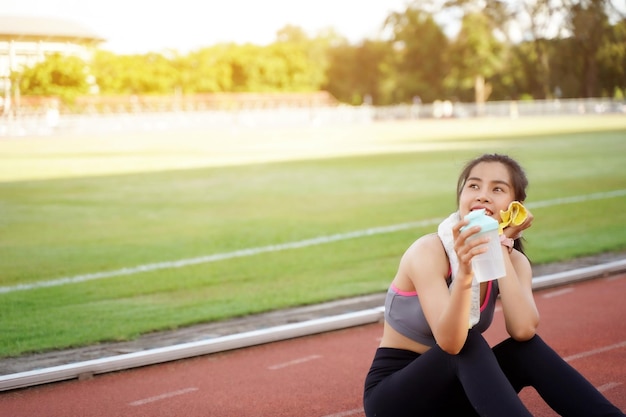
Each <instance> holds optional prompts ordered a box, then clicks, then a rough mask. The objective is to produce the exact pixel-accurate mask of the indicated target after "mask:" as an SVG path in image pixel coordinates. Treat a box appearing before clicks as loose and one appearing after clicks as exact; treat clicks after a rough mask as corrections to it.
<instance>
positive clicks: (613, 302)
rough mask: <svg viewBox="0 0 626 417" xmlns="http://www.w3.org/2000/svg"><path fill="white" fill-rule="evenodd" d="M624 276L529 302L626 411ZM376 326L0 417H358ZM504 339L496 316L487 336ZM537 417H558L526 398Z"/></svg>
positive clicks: (573, 360) (191, 364) (47, 394)
mask: <svg viewBox="0 0 626 417" xmlns="http://www.w3.org/2000/svg"><path fill="white" fill-rule="evenodd" d="M625 294H626V274H622V275H616V276H613V277H607V278H601V279H596V280H592V281H586V282H582V283H578V284H572V285H566V286H561V287H558V288H552V289H546V290H542V291H538V292H536V293H535V298H536V301H537V305H538V308H539V311H540V313H541V317H542V324H541V326H540V329H539V334H541V336H542V337H543V338H544V340H546V341H547V342H548V343H549V344H551V345H552V346H553V347H554V348H555V349H556V350H557V352H559V353H560V354H561V355H562V356H563V357H565V358H566V359H567V360H568V361H569V363H570V364H571V365H572V366H574V367H575V368H576V369H578V370H579V371H580V372H581V373H582V374H583V375H585V376H586V377H587V378H588V379H589V380H590V381H591V382H592V383H593V384H594V385H595V386H596V387H597V388H598V389H599V390H601V391H602V392H603V394H604V395H605V396H606V397H607V398H609V399H610V400H611V401H612V402H613V403H614V404H615V405H617V406H618V407H620V408H621V409H622V410H626V372H625V371H626V321H625V318H626V303H625V300H624V295H625ZM381 331H382V325H381V324H380V323H376V324H371V325H367V326H361V327H355V328H351V329H346V330H340V331H336V332H331V333H325V334H320V335H315V336H308V337H302V338H298V339H292V340H288V341H284V342H276V343H271V344H267V345H261V346H255V347H251V348H246V349H240V350H236V351H231V352H224V353H219V354H213V355H207V356H202V357H197V358H193V359H188V360H181V361H177V362H173V363H167V364H161V365H154V366H148V367H144V368H139V369H134V370H129V371H123V372H117V373H111V374H106V375H100V376H96V377H95V378H93V379H89V380H82V381H80V380H73V381H67V382H61V383H56V384H49V385H43V386H38V387H32V388H27V389H21V390H15V391H9V392H5V393H2V394H0V416H2V417H5V416H6V417H9V416H10V417H22V416H24V417H26V416H28V417H40V416H41V417H44V416H45V417H57V416H58V417H79V416H80V417H90V416H93V417H116V416H124V417H141V416H150V417H158V416H168V417H172V416H181V417H182V416H185V417H195V416H203V417H205V416H218V417H246V416H259V417H262V416H268V417H281V416H285V417H287V416H288V417H347V416H355V417H361V416H363V415H364V414H363V409H362V403H361V395H362V386H363V379H364V377H365V374H366V373H367V370H368V368H369V365H370V361H371V359H372V356H373V354H374V351H375V350H376V347H377V345H378V342H379V338H380V335H381ZM486 337H487V339H488V341H489V342H490V343H491V344H495V343H497V342H499V341H500V340H502V339H503V338H504V337H505V332H504V326H503V320H502V313H501V312H500V311H499V310H497V312H496V316H495V318H494V324H493V325H492V327H491V329H490V330H489V331H488V332H487V333H486ZM520 395H521V397H522V399H523V401H524V402H525V403H526V404H527V406H528V407H529V409H530V410H531V412H532V413H533V415H535V416H539V417H547V416H556V413H554V412H553V411H552V410H550V409H549V408H548V407H547V406H546V405H545V404H543V403H542V401H541V399H540V398H539V397H538V395H537V394H536V393H535V392H534V391H533V390H531V389H525V390H524V391H522V393H521V394H520Z"/></svg>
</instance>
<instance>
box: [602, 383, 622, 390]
mask: <svg viewBox="0 0 626 417" xmlns="http://www.w3.org/2000/svg"><path fill="white" fill-rule="evenodd" d="M620 385H622V383H621V382H609V383H607V384H604V385H600V386H599V387H597V388H598V391H600V392H605V391H608V390H610V389H613V388H615V387H619V386H620Z"/></svg>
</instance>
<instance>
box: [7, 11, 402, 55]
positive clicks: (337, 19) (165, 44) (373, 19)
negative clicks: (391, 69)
mask: <svg viewBox="0 0 626 417" xmlns="http://www.w3.org/2000/svg"><path fill="white" fill-rule="evenodd" d="M407 1H408V0H369V1H363V0H315V1H311V0H309V1H302V0H263V1H261V0H222V1H217V0H208V1H202V0H174V1H171V0H170V1H164V0H151V1H147V0H105V1H97V2H96V1H93V0H0V14H3V15H25V16H55V17H63V18H68V19H71V20H74V21H76V22H78V23H81V24H83V25H85V26H87V27H88V28H90V29H91V30H93V31H94V32H96V33H97V34H98V35H100V36H102V37H103V38H106V39H107V40H108V42H107V43H106V44H104V45H103V47H104V48H106V49H109V50H111V51H114V52H116V53H133V52H140V53H141V52H148V51H161V50H163V49H164V48H174V49H178V50H179V51H181V52H187V51H189V50H192V49H196V48H199V47H203V46H210V45H214V44H216V43H219V42H228V41H232V42H238V43H244V42H252V43H256V44H261V45H263V44H268V43H271V42H273V41H274V40H275V37H276V32H277V31H278V30H279V29H281V28H283V27H284V26H285V25H287V24H291V25H294V26H299V27H301V28H302V29H304V30H305V31H306V32H307V33H308V34H309V35H311V36H314V35H315V34H316V33H317V32H318V31H319V30H320V29H323V28H327V27H333V28H334V29H335V30H336V31H337V32H338V33H339V34H341V35H343V36H345V37H347V38H348V39H349V40H350V41H351V42H358V41H360V40H362V39H365V38H374V37H376V36H377V35H378V31H379V29H380V27H381V26H382V24H383V22H384V20H385V18H386V17H387V16H388V15H389V13H390V12H392V11H403V10H404V9H405V7H406V4H407Z"/></svg>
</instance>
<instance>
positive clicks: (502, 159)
mask: <svg viewBox="0 0 626 417" xmlns="http://www.w3.org/2000/svg"><path fill="white" fill-rule="evenodd" d="M482 162H499V163H501V164H503V165H504V166H505V167H506V169H507V170H508V171H509V176H510V177H511V186H512V187H513V195H514V198H515V200H517V201H519V202H524V201H525V200H526V188H527V187H528V178H526V173H525V172H524V169H523V168H522V167H521V166H520V164H518V163H517V161H516V160H514V159H513V158H511V157H509V156H507V155H500V154H497V153H494V154H484V155H481V156H479V157H477V158H474V159H472V160H471V161H469V162H468V163H467V164H466V165H465V167H464V168H463V171H461V175H459V180H458V182H457V187H456V203H457V206H458V204H459V200H460V198H461V191H463V187H465V181H467V178H468V177H469V175H470V172H471V171H472V169H474V167H475V166H476V165H478V164H480V163H482ZM513 247H514V248H515V249H517V250H518V251H520V252H522V253H524V247H523V244H522V239H521V238H520V239H515V244H514V246H513Z"/></svg>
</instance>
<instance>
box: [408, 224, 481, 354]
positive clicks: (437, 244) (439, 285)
mask: <svg viewBox="0 0 626 417" xmlns="http://www.w3.org/2000/svg"><path fill="white" fill-rule="evenodd" d="M467 223H468V222H467V221H465V220H464V221H461V222H459V223H458V224H457V225H455V226H454V228H453V234H454V237H455V250H456V253H457V256H458V259H459V270H458V271H457V273H456V277H455V281H456V282H455V284H454V285H453V286H452V289H451V290H450V289H448V286H447V284H446V277H447V275H448V270H449V267H450V263H449V260H448V257H447V256H446V253H445V250H444V249H443V245H442V244H441V241H440V239H439V237H438V236H437V235H428V236H425V237H424V238H422V239H419V240H418V241H417V242H416V243H415V244H414V245H413V246H412V247H411V248H409V250H408V251H407V253H406V254H405V256H404V257H403V261H402V262H401V265H402V267H403V268H405V270H404V273H405V274H406V276H408V277H409V278H410V279H411V281H412V282H413V285H414V287H415V289H416V291H417V293H418V294H419V298H420V303H421V305H422V310H423V311H424V315H425V316H426V320H427V321H428V324H429V326H430V328H431V330H432V332H433V336H434V337H435V340H436V342H437V344H438V345H439V347H441V349H443V350H444V351H445V352H448V353H450V354H453V355H455V354H457V353H459V352H460V351H461V349H462V348H463V345H465V341H466V339H467V331H468V323H469V313H470V307H471V296H472V288H471V287H472V267H471V260H472V258H473V257H474V256H475V255H477V254H479V253H482V252H484V251H485V250H486V248H485V247H482V248H481V247H478V246H479V245H481V244H483V243H485V242H486V240H485V239H474V241H471V242H468V241H467V238H468V237H469V236H471V235H472V234H474V233H476V232H477V231H479V230H480V228H471V229H468V230H466V231H464V232H462V233H461V232H460V231H459V229H460V228H461V227H462V226H464V225H466V224H467Z"/></svg>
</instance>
